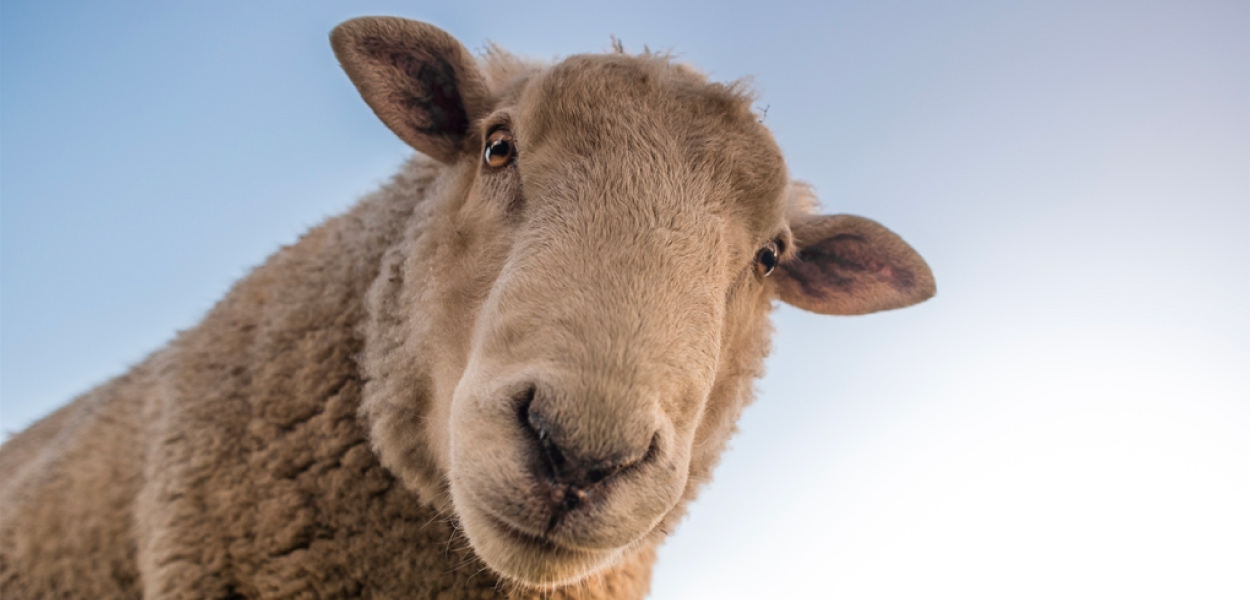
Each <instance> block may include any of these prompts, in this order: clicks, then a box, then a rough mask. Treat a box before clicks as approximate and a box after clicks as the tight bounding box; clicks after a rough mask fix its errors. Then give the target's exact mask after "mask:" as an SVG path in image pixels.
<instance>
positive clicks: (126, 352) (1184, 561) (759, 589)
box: [0, 0, 1250, 598]
mask: <svg viewBox="0 0 1250 600" xmlns="http://www.w3.org/2000/svg"><path fill="white" fill-rule="evenodd" d="M362 14H392V15H400V16H407V17H411V18H417V19H423V20H428V21H431V22H433V23H435V24H437V25H439V26H441V27H443V28H445V29H447V30H448V31H450V32H451V33H452V34H454V35H456V36H457V37H458V38H459V39H461V40H462V41H463V42H464V43H465V44H466V45H467V46H468V47H470V48H472V49H480V48H482V47H484V45H485V44H486V43H487V42H488V41H495V42H497V43H499V44H501V45H502V46H504V47H506V48H509V49H512V50H514V51H516V52H518V53H522V54H525V55H528V56H531V57H536V58H551V57H556V56H559V55H567V54H571V53H577V52H585V51H597V50H602V49H606V48H607V47H608V45H609V39H610V37H609V36H611V35H616V36H617V37H619V38H620V39H622V40H623V41H624V43H625V44H626V46H627V47H628V48H631V49H634V50H638V49H641V47H642V46H643V44H647V45H649V46H650V47H651V48H668V49H672V50H674V51H675V52H676V54H677V55H678V56H679V57H681V58H682V59H683V60H687V61H689V62H692V63H693V64H695V65H698V66H699V67H701V68H703V69H704V70H705V71H707V72H709V73H710V74H711V75H712V77H713V78H715V79H719V80H730V79H736V78H739V77H743V76H752V77H753V80H754V82H755V85H756V87H757V88H758V89H759V91H760V100H759V103H760V105H761V108H763V107H767V119H766V124H767V125H769V126H770V127H771V128H772V130H773V132H774V133H775V135H776V137H777V139H778V142H779V143H780V144H781V146H782V149H783V150H784V152H785V153H786V157H787V160H788V162H789V165H790V169H791V173H792V174H793V176H795V177H796V178H800V179H804V180H806V181H809V182H811V183H812V184H813V185H815V187H816V189H817V191H818V193H819V194H820V196H821V198H822V201H823V203H824V205H825V208H826V209H827V210H828V211H829V212H849V213H856V214H861V215H864V216H867V217H870V218H873V219H876V220H878V221H880V222H882V223H883V224H885V225H886V226H888V227H890V228H892V229H894V230H895V231H897V232H899V233H900V234H901V235H903V236H904V237H905V238H906V239H908V241H910V242H911V243H912V244H913V245H914V246H915V247H916V248H917V249H919V250H920V251H921V253H922V254H924V255H925V257H926V258H927V259H928V261H929V262H930V264H931V265H932V266H933V269H934V271H935V273H936V275H937V280H938V290H939V292H938V296H937V297H936V298H935V299H934V300H932V301H930V302H928V303H926V304H924V305H922V306H919V307H915V308H912V309H907V310H905V311H898V312H890V313H885V314H878V315H872V316H867V317H856V318H830V317H819V316H816V315H811V314H807V313H802V312H800V311H797V310H792V309H789V308H782V309H780V310H779V311H778V312H777V314H776V322H777V326H778V332H777V336H776V338H775V340H774V347H775V351H774V354H773V356H772V357H771V358H770V362H769V374H768V375H767V376H766V377H765V378H764V379H763V380H762V381H761V383H760V391H761V393H760V397H759V400H758V401H757V402H756V404H755V405H754V406H752V407H751V408H750V409H749V410H748V411H747V413H746V414H745V415H744V417H743V419H742V421H741V422H740V429H741V431H740V433H739V435H738V436H737V437H736V438H735V440H734V441H733V443H732V446H733V449H732V450H731V451H730V452H729V453H727V454H726V455H725V457H724V459H723V461H722V465H721V467H720V468H719V469H718V471H717V476H716V480H715V482H714V483H713V484H712V485H711V486H710V487H709V488H708V489H707V490H705V492H704V494H703V495H702V497H701V498H700V500H699V501H698V502H697V503H696V504H695V505H694V506H693V507H692V510H691V516H690V517H689V518H688V519H687V520H686V521H685V522H684V523H683V525H682V527H681V529H680V530H679V532H678V533H677V535H676V536H675V537H674V538H673V539H672V540H671V541H670V542H669V543H668V544H667V545H666V546H665V547H664V549H663V550H662V553H661V561H660V565H659V567H657V570H656V580H655V589H654V597H656V598H692V597H709V598H733V597H742V598H757V597H828V596H834V595H838V596H840V597H848V598H868V597H874V598H880V597H933V596H935V595H941V596H945V595H954V594H958V595H960V596H962V597H965V598H1002V597H1012V598H1031V597H1037V598H1042V597H1047V598H1050V597H1074V598H1082V597H1084V598H1103V597H1109V596H1114V597H1203V598H1222V597H1228V598H1232V597H1245V596H1246V595H1247V594H1248V593H1250V588H1248V586H1250V583H1248V582H1247V581H1246V578H1245V577H1244V566H1245V564H1247V563H1248V562H1250V518H1248V516H1247V514H1246V511H1245V510H1244V507H1245V506H1248V505H1250V9H1248V7H1247V3H1245V2H1044V3H1043V2H1038V3H1000V2H967V3H960V4H959V5H958V6H955V5H952V4H946V3H925V2H873V3H855V4H852V3H819V4H818V3H780V2H773V3H766V4H760V3H732V2H729V3H725V2H721V3H715V4H711V5H705V6H702V7H699V6H695V5H689V4H678V3H673V2H664V3H660V2H642V3H613V4H606V3H604V4H600V3H589V2H583V3H576V4H572V3H570V4H565V5H558V4H551V3H542V2H538V3H511V4H501V3H478V2H462V3H437V4H433V5H423V4H422V3H412V2H404V3H401V2H362V3H351V4H350V5H349V4H348V3H333V2H301V3H288V2H234V1H223V2H215V3H211V4H210V3H168V2H165V3H157V2H126V3H118V2H78V3H73V2H57V1H49V0H44V1H40V2H29V1H17V0H6V2H5V3H4V4H2V5H0V428H3V429H4V430H6V431H13V430H18V429H21V428H23V427H25V426H26V425H28V424H29V423H30V422H32V421H33V420H34V419H36V418H38V417H39V416H41V415H43V414H45V413H46V412H48V411H49V410H51V409H52V408H54V407H55V406H57V405H59V404H61V403H63V402H65V401H67V400H68V399H70V398H71V397H73V396H74V395H76V394H78V393H81V392H82V391H85V390H86V389H88V388H90V387H91V386H92V385H94V384H96V383H99V382H101V381H104V380H105V379H107V378H108V377H110V376H112V375H116V374H119V373H121V372H122V371H124V370H125V368H126V367H127V365H129V364H133V363H135V362H137V361H138V360H140V359H142V358H143V356H145V355H146V354H147V353H148V352H150V351H152V350H155V349H157V348H159V347H160V346H161V345H162V344H163V343H165V342H166V341H167V340H169V339H170V337H172V335H173V334H174V332H175V331H177V330H178V329H182V328H186V327H190V326H192V325H194V324H195V323H196V321H197V320H198V319H199V317H200V316H201V315H202V314H203V313H204V312H205V311H206V310H207V309H208V308H209V307H210V306H211V305H212V304H213V302H215V301H216V299H217V298H219V297H220V296H221V295H222V294H224V292H225V291H226V290H227V289H228V288H229V286H230V284H231V282H233V281H234V280H235V279H237V278H238V277H240V276H241V275H243V274H244V273H246V272H247V269H249V268H250V267H251V266H253V265H256V264H258V263H259V262H261V261H263V260H264V258H265V257H266V256H267V255H268V254H270V253H272V252H273V251H274V250H276V249H277V248H278V247H279V246H280V245H281V244H285V243H290V242H292V241H294V240H295V239H296V237H297V236H298V235H299V234H300V233H301V232H302V231H303V230H305V229H307V228H308V227H310V226H312V225H314V224H316V223H317V222H319V221H320V220H322V219H323V218H325V217H327V216H329V215H332V214H335V213H337V212H340V211H342V210H344V209H345V208H346V207H347V206H349V205H350V204H351V203H352V202H353V201H354V199H355V198H357V197H358V196H360V195H361V194H363V193H366V192H368V191H370V190H371V189H372V188H374V187H376V185H377V184H378V183H379V182H381V181H382V180H383V179H384V178H386V177H387V176H388V174H389V173H391V172H392V171H393V170H394V169H395V168H396V167H397V166H398V165H399V164H400V162H401V161H402V160H403V159H404V158H405V157H406V156H407V155H408V153H409V152H410V150H408V149H407V148H406V147H405V146H404V145H403V144H402V143H401V142H399V141H398V140H397V139H395V138H394V136H392V135H391V134H390V133H389V132H388V131H387V130H386V129H385V127H383V126H382V125H381V124H380V123H379V122H377V121H376V119H375V117H374V116H373V115H372V113H371V112H370V111H369V110H368V109H367V107H365V105H364V104H363V102H362V101H360V100H359V98H358V96H357V95H356V92H355V90H354V89H353V88H352V86H351V85H350V83H349V82H348V81H347V79H346V77H345V76H344V75H343V74H342V73H341V71H340V70H339V69H338V66H337V65H336V63H335V61H334V58H333V55H332V54H331V52H330V49H329V44H328V42H327V37H326V36H327V34H328V32H329V30H330V29H331V28H332V27H333V26H334V25H335V24H337V23H338V22H340V21H342V20H344V19H346V18H349V17H352V16H358V15H362Z"/></svg>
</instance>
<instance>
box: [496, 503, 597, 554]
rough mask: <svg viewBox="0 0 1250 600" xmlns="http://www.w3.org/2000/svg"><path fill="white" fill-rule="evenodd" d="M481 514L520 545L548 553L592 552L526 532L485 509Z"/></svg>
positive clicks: (497, 529) (500, 531) (498, 530)
mask: <svg viewBox="0 0 1250 600" xmlns="http://www.w3.org/2000/svg"><path fill="white" fill-rule="evenodd" d="M482 515H483V516H485V517H486V521H487V522H488V523H490V524H491V526H492V528H494V529H495V530H496V531H497V532H499V533H502V534H503V535H504V537H506V538H508V539H509V540H511V541H513V542H516V543H518V544H520V545H522V546H526V547H530V548H535V549H538V550H541V551H543V552H546V553H550V554H578V553H592V552H594V551H593V550H585V549H582V548H570V547H568V546H564V545H562V544H558V543H556V542H555V541H554V540H551V539H550V538H547V537H546V536H542V535H534V534H532V533H526V532H524V531H521V530H520V529H518V528H517V527H515V526H514V525H512V524H510V523H508V522H507V521H505V520H504V519H502V518H500V517H496V516H495V515H493V514H491V512H490V511H487V510H483V511H482Z"/></svg>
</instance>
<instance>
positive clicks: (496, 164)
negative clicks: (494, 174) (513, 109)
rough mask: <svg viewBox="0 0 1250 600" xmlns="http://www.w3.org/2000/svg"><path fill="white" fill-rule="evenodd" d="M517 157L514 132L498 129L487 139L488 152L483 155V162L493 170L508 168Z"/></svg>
mask: <svg viewBox="0 0 1250 600" xmlns="http://www.w3.org/2000/svg"><path fill="white" fill-rule="evenodd" d="M515 157H516V144H515V143H513V140H512V132H511V131H508V130H507V129H496V130H495V131H494V132H493V133H491V134H490V136H488V137H487V138H486V151H485V152H483V153H482V162H484V163H486V166H488V167H490V168H492V169H498V168H501V167H506V166H508V163H510V162H512V159H513V158H515Z"/></svg>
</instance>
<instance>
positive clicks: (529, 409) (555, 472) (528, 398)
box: [517, 386, 565, 479]
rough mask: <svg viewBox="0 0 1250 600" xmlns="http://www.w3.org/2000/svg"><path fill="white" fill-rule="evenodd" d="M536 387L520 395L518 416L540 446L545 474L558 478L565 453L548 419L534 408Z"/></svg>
mask: <svg viewBox="0 0 1250 600" xmlns="http://www.w3.org/2000/svg"><path fill="white" fill-rule="evenodd" d="M534 394H535V391H534V387H533V386H530V387H529V388H527V389H526V390H525V391H524V392H522V393H521V394H519V395H518V400H519V402H518V406H517V411H518V412H517V417H518V419H519V420H520V421H521V428H522V429H523V430H524V431H525V432H526V433H528V434H529V437H530V438H531V441H532V442H534V443H535V445H537V446H538V450H539V452H540V453H541V455H542V458H543V460H541V461H539V463H540V464H541V465H542V467H543V469H542V471H543V475H545V476H547V477H548V478H551V479H558V478H559V476H560V471H561V468H562V467H564V464H565V459H564V453H563V452H561V451H560V447H559V446H557V445H556V443H555V440H554V439H553V438H552V434H551V426H550V424H548V423H547V421H546V420H545V419H544V418H543V417H542V415H540V414H538V412H537V411H535V410H533V404H534Z"/></svg>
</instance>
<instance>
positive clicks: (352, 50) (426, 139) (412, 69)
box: [330, 17, 490, 163]
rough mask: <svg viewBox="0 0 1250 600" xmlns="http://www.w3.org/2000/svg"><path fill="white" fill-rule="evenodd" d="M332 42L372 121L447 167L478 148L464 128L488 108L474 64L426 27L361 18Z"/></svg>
mask: <svg viewBox="0 0 1250 600" xmlns="http://www.w3.org/2000/svg"><path fill="white" fill-rule="evenodd" d="M330 45H331V46H333V47H334V54H335V56H337V57H338V59H339V64H341V65H342V66H343V70H344V71H346V72H347V76H348V77H349V78H351V80H352V83H353V84H355V85H356V89H358V90H360V95H361V96H362V97H363V98H364V99H365V102H366V103H368V105H369V107H370V108H372V109H373V112H374V113H375V114H377V115H378V118H379V119H381V120H382V122H383V123H385V124H386V126H387V127H389V128H390V129H391V131H393V132H395V135H398V136H399V138H400V139H402V140H404V141H405V142H408V144H409V145H410V146H412V147H413V148H416V149H417V150H420V151H421V152H424V153H425V154H428V155H430V156H432V157H434V158H436V159H438V160H441V161H443V162H445V163H452V162H455V161H456V160H457V159H458V158H459V157H460V154H461V152H464V151H466V150H468V149H469V148H475V147H476V145H477V144H476V140H475V139H474V138H475V136H473V135H472V134H471V132H470V124H471V123H472V122H473V121H474V120H476V119H480V118H481V117H483V116H484V115H485V114H486V112H487V111H489V110H490V106H489V103H490V92H489V90H488V88H487V86H486V81H485V79H484V78H483V77H482V74H481V72H480V71H479V70H478V68H477V61H475V60H474V58H473V56H472V55H471V54H470V53H469V51H468V50H466V49H465V47H464V46H463V45H461V44H460V42H458V41H456V39H455V38H453V37H451V35H450V34H448V33H447V32H445V31H443V30H442V29H439V28H437V27H435V26H433V25H430V24H428V23H419V22H417V21H409V20H407V19H398V18H394V17H361V18H358V19H352V20H350V21H347V22H345V23H342V24H340V25H339V26H338V27H335V28H334V31H333V32H332V33H330Z"/></svg>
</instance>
